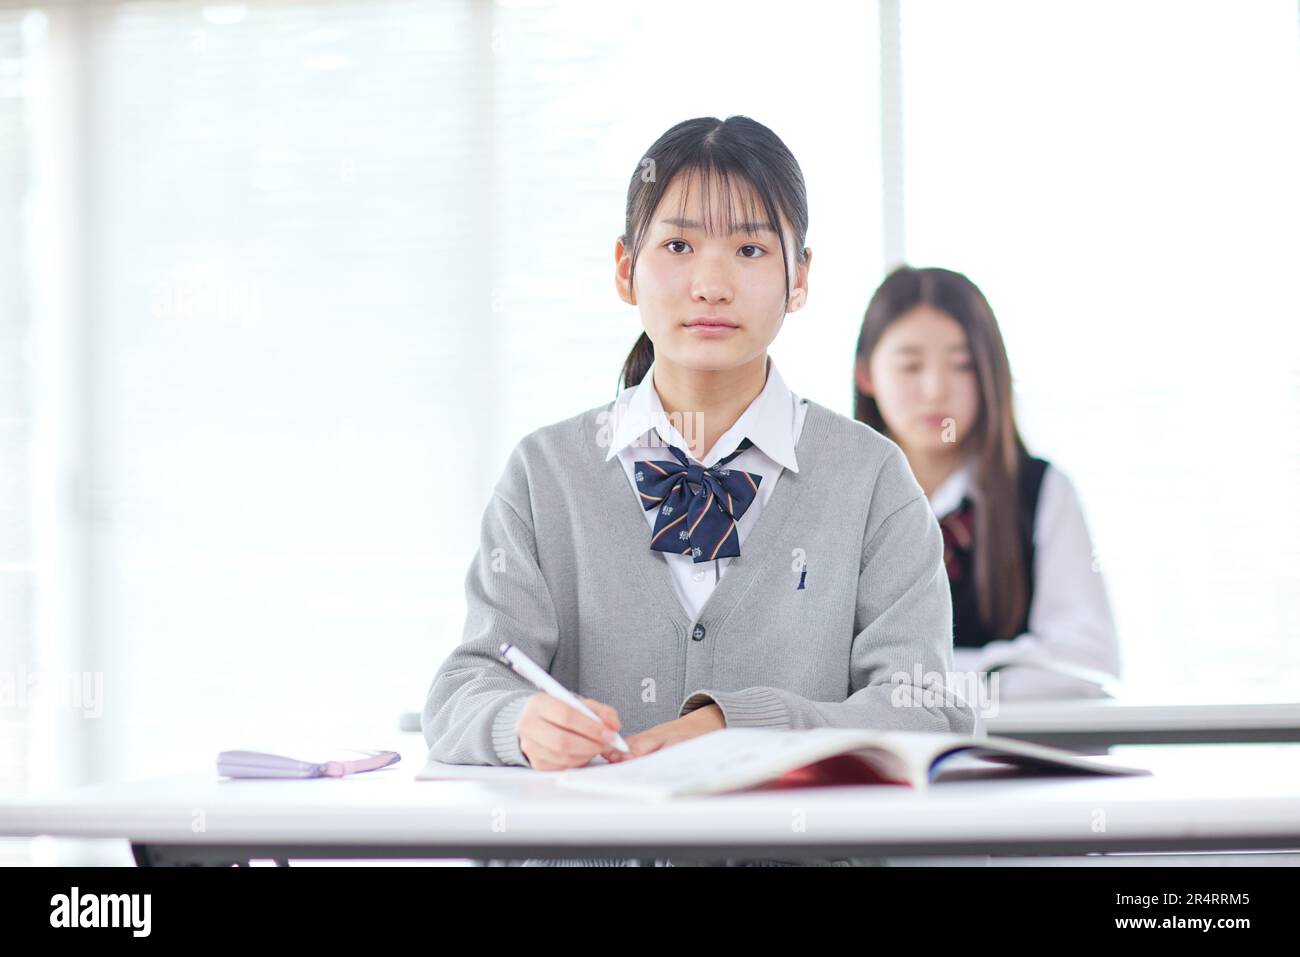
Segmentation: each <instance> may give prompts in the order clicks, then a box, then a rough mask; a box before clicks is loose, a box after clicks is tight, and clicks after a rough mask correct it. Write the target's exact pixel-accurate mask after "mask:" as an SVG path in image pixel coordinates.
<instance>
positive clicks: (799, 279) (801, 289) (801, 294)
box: [785, 246, 812, 312]
mask: <svg viewBox="0 0 1300 957" xmlns="http://www.w3.org/2000/svg"><path fill="white" fill-rule="evenodd" d="M811 263H812V250H811V249H809V248H808V247H807V246H805V247H804V250H803V262H801V263H796V264H795V267H794V283H793V284H792V285H791V287H790V298H789V299H788V300H786V304H785V311H786V312H798V311H799V310H800V309H802V308H803V307H804V305H805V304H806V303H807V302H808V266H809V265H810V264H811Z"/></svg>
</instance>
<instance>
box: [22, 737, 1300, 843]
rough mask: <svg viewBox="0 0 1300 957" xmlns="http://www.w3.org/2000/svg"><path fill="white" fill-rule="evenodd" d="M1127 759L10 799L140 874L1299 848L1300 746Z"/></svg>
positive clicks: (145, 789)
mask: <svg viewBox="0 0 1300 957" xmlns="http://www.w3.org/2000/svg"><path fill="white" fill-rule="evenodd" d="M1121 752H1122V753H1121ZM1116 760H1119V761H1121V762H1122V763H1126V764H1137V765H1141V766H1144V767H1148V768H1150V769H1151V770H1153V771H1154V774H1153V775H1151V776H1142V777H1123V778H1080V777H1068V778H1066V777H1051V778H1047V777H1038V778H1019V779H1016V780H1011V779H1009V778H1002V779H1000V780H993V779H982V780H953V781H940V782H939V783H937V784H935V785H934V786H933V787H932V789H931V790H930V791H929V792H928V793H916V792H913V791H910V790H908V789H904V788H899V787H889V786H875V787H850V788H815V789H799V790H791V791H785V792H761V793H751V794H735V795H723V796H711V797H702V798H687V799H680V800H676V801H671V802H665V803H641V802H635V801H630V800H624V799H605V798H597V797H592V796H587V795H582V794H581V793H577V792H569V791H565V790H562V789H558V788H556V787H555V786H554V785H553V784H552V783H551V782H549V781H546V780H544V779H543V778H541V777H540V773H539V779H536V780H533V779H529V780H525V781H509V782H507V781H485V780H478V781H418V782H417V781H414V780H413V776H414V774H415V772H416V771H417V770H419V767H420V764H421V763H420V761H419V760H418V758H416V757H415V755H410V756H408V760H406V761H404V762H403V763H402V764H401V765H398V766H397V767H395V768H391V769H386V770H382V771H376V772H370V773H367V774H361V775H357V776H355V777H351V778H344V779H340V780H332V779H331V780H307V781H233V780H223V779H220V778H217V777H216V775H215V772H204V773H195V774H186V775H177V776H174V777H168V778H159V779H154V780H149V781H141V782H136V783H129V784H113V785H100V786H95V787H88V788H79V789H74V790H71V791H67V792H64V793H61V794H57V795H52V796H47V797H23V798H8V799H2V800H0V834H3V835H7V836H33V835H41V834H48V835H54V836H66V837H99V838H125V839H127V840H129V841H130V842H131V844H132V848H133V850H134V852H135V855H136V860H137V862H138V863H140V864H168V863H205V864H220V863H224V864H229V863H235V862H239V863H246V862H247V861H248V860H249V859H262V858H269V859H277V860H282V861H283V860H286V859H288V858H332V859H338V858H358V859H360V858H389V859H397V858H478V859H488V858H524V857H628V858H654V857H674V858H683V859H688V858H696V859H711V858H722V857H768V856H771V857H783V858H792V857H805V858H808V859H817V858H826V857H837V856H850V855H851V856H873V855H875V856H887V857H909V856H930V857H935V856H960V855H999V856H1000V855H1039V854H1084V853H1090V852H1111V851H1194V850H1228V849H1240V850H1268V849H1279V848H1297V847H1300V745H1276V744H1275V745H1267V744H1252V745H1208V746H1190V745H1184V746H1149V747H1140V748H1138V747H1134V748H1121V749H1117V753H1116ZM796 820H800V821H802V822H803V829H802V830H799V829H798V828H797V827H796V826H794V823H793V822H795V821H796Z"/></svg>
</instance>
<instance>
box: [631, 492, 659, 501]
mask: <svg viewBox="0 0 1300 957" xmlns="http://www.w3.org/2000/svg"><path fill="white" fill-rule="evenodd" d="M636 494H638V495H640V496H641V497H642V498H643V499H645V500H646V501H647V502H662V501H663V500H664V497H663V496H662V495H660V496H659V497H658V498H655V497H654V496H653V495H647V494H646V493H645V492H637V493H636Z"/></svg>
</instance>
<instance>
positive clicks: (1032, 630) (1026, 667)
mask: <svg viewBox="0 0 1300 957" xmlns="http://www.w3.org/2000/svg"><path fill="white" fill-rule="evenodd" d="M1028 627H1029V630H1028V631H1027V632H1025V633H1024V634H1022V635H1019V636H1018V637H1016V638H1012V639H1008V640H1000V641H990V642H989V643H988V644H986V645H984V646H983V647H982V648H957V649H954V652H953V659H954V665H955V666H956V668H957V669H958V670H964V671H988V670H994V671H995V673H996V674H997V675H998V679H997V680H998V685H999V687H998V693H999V697H1000V698H1001V699H1003V700H1008V701H1011V700H1017V699H1028V698H1040V699H1041V698H1081V697H1085V698H1094V697H1105V696H1106V695H1107V690H1106V687H1105V685H1104V683H1105V682H1107V681H1108V680H1114V679H1118V676H1119V672H1120V660H1119V640H1118V637H1117V635H1116V631H1115V620H1114V616H1113V614H1112V612H1111V607H1110V601H1109V599H1108V597H1107V594H1106V586H1105V582H1104V581H1103V580H1102V575H1101V572H1100V569H1099V568H1098V567H1097V565H1096V562H1095V559H1094V557H1093V550H1092V538H1091V536H1090V535H1089V534H1088V526H1087V523H1086V522H1085V520H1084V516H1083V508H1082V507H1081V505H1080V503H1079V497H1078V495H1077V493H1076V492H1075V490H1074V486H1073V484H1072V483H1071V482H1070V480H1069V479H1068V478H1067V477H1066V476H1065V474H1064V473H1063V472H1061V471H1060V470H1059V469H1057V468H1056V467H1055V466H1048V468H1047V470H1046V472H1045V473H1044V475H1043V486H1042V491H1041V493H1040V495H1039V501H1038V511H1037V515H1036V518H1035V523H1034V597H1033V601H1032V602H1031V603H1030V606H1029V621H1028Z"/></svg>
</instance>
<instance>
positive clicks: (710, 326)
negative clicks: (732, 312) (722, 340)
mask: <svg viewBox="0 0 1300 957" xmlns="http://www.w3.org/2000/svg"><path fill="white" fill-rule="evenodd" d="M686 329H687V331H688V332H693V333H695V334H696V335H697V336H725V335H729V334H730V333H733V332H735V331H737V329H738V327H737V326H729V325H727V324H726V323H725V322H693V323H691V324H690V325H689V326H687V327H686Z"/></svg>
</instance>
